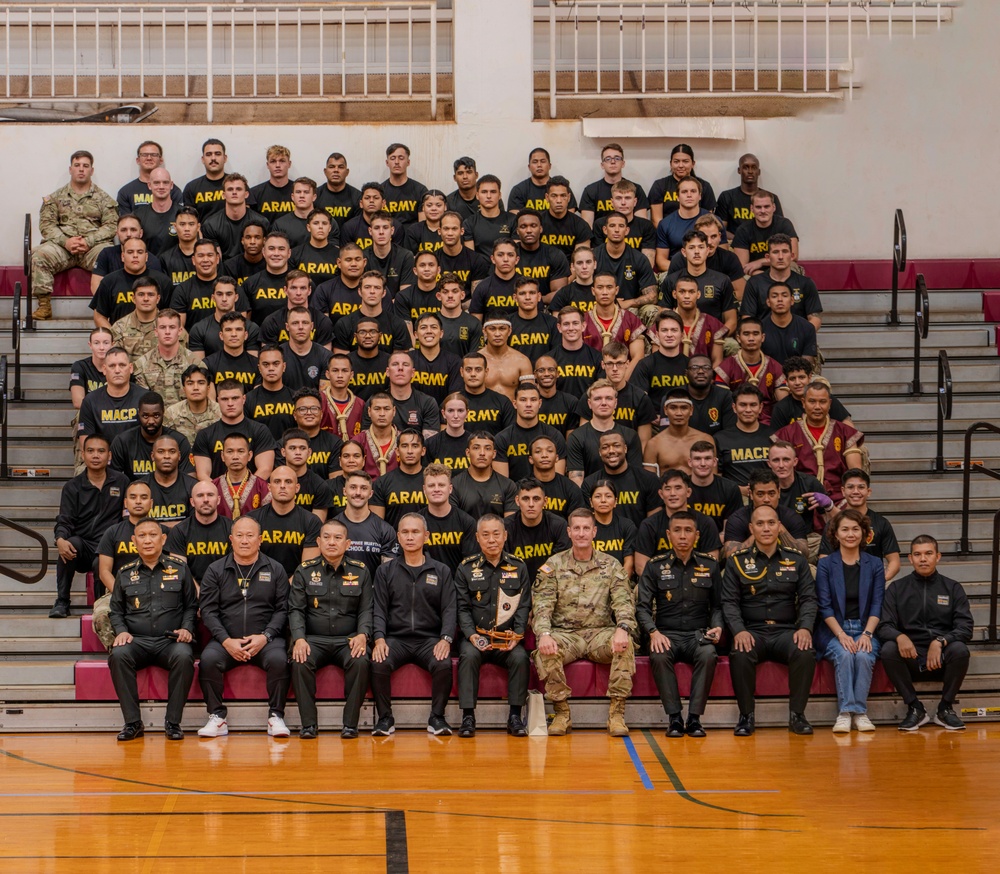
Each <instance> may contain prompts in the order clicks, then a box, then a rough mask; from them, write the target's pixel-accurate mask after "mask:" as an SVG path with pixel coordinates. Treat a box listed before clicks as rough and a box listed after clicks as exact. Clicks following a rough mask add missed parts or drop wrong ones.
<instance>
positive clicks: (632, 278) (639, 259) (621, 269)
mask: <svg viewBox="0 0 1000 874" xmlns="http://www.w3.org/2000/svg"><path fill="white" fill-rule="evenodd" d="M594 260H595V261H596V262H597V271H596V272H597V273H613V274H614V275H615V280H616V281H617V282H618V299H619V300H635V298H637V297H639V296H640V295H641V294H642V290H643V289H644V288H649V287H650V286H655V285H656V274H655V273H653V268H652V267H651V266H650V264H649V259H648V258H647V257H646V256H645V255H643V254H642V252H640V251H639V250H638V249H633V248H632V247H631V246H626V247H625V251H624V252H622V254H621V256H620V257H618V258H613V257H612V256H611V255H609V254H608V247H607V245H604V246H598V247H597V248H596V249H594Z"/></svg>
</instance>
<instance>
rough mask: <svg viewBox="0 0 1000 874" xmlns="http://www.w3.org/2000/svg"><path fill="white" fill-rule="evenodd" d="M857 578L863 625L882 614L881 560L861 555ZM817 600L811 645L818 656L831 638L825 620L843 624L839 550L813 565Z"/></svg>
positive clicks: (844, 604) (844, 603)
mask: <svg viewBox="0 0 1000 874" xmlns="http://www.w3.org/2000/svg"><path fill="white" fill-rule="evenodd" d="M860 576H861V579H860V584H859V586H858V604H859V607H860V610H859V612H860V614H861V621H862V623H864V622H867V620H868V617H869V616H881V615H882V599H883V598H884V597H885V568H884V567H883V565H882V559H880V558H876V557H875V556H873V555H869V554H868V553H867V552H862V553H861V575H860ZM816 599H817V601H818V602H819V614H818V617H817V619H816V633H815V635H814V636H815V638H816V640H815V644H814V646H815V649H816V653H817V655H819V654H821V653H822V652H823V650H825V649H826V645H827V644H828V643H829V642H830V641H831V640H833V639H834V637H833V632H832V631H830V627H829V626H828V625H827V624H826V620H827V619H828V618H829V617H831V616H833V617H834V618H835V619H836V620H837V622H839V623H840V624H841V625H843V624H844V613H846V612H847V592H846V591H845V589H844V560H843V559H842V558H841V557H840V550H839V549H838V550H836V551H835V552H832V553H830V555H827V556H824V557H823V558H821V559H820V560H819V564H818V565H817V566H816Z"/></svg>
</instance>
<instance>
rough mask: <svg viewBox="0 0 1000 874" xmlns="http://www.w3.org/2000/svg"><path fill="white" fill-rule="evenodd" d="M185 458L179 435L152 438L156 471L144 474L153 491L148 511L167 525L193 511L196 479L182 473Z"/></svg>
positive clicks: (145, 481) (172, 525) (169, 526)
mask: <svg viewBox="0 0 1000 874" xmlns="http://www.w3.org/2000/svg"><path fill="white" fill-rule="evenodd" d="M180 439H181V440H184V438H183V437H181V438H180ZM184 442H185V444H186V443H187V441H186V440H185V441H184ZM186 460H187V459H186V457H184V456H182V454H181V447H180V443H178V440H177V437H174V436H172V435H170V434H164V435H163V436H162V437H158V438H157V439H156V440H154V441H153V472H152V473H151V474H149V476H146V477H143V479H142V482H144V483H146V484H147V485H148V486H149V490H150V493H151V500H152V504H151V507H150V509H149V514H148V515H149V516H151V517H152V518H154V519H156V521H157V522H159V523H160V524H161V525H163V526H164V528H168V529H169V528H173V527H174V525H176V524H177V523H178V522H180V521H181V520H183V519H187V517H188V516H190V515H191V501H190V498H191V489H192V487H193V486H194V484H195V482H196V480H195V479H194V478H193V477H190V476H187V475H185V474H182V473H181V471H180V465H181V462H182V461H186Z"/></svg>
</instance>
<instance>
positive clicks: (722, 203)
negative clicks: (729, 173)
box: [702, 185, 784, 234]
mask: <svg viewBox="0 0 1000 874" xmlns="http://www.w3.org/2000/svg"><path fill="white" fill-rule="evenodd" d="M751 200H752V197H751V195H749V194H747V193H745V192H744V191H743V189H742V188H740V186H739V185H737V186H736V187H735V188H729V189H727V190H726V191H723V192H722V193H721V194H720V195H719V201H718V203H716V205H715V214H716V215H717V216H718V217H719V218H720V219H722V221H723V222H724V223H725V225H726V230H727V231H729V233H731V234H735V233H736V230H737V229H738V228H739V226H740V225H742V224H743V223H744V222H752V221H753V210H752V209H751V208H750V206H751ZM702 205H704V204H702ZM774 214H775V215H776V216H780V215H784V213H783V212H782V211H781V201H780V200H778V198H777V196H775V198H774Z"/></svg>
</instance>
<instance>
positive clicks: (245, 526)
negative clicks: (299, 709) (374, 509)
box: [198, 513, 316, 737]
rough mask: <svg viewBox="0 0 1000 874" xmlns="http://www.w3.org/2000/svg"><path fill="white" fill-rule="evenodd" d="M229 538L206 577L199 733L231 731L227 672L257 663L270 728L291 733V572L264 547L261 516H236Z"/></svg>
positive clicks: (283, 734) (282, 733) (203, 584)
mask: <svg viewBox="0 0 1000 874" xmlns="http://www.w3.org/2000/svg"><path fill="white" fill-rule="evenodd" d="M307 515H310V516H312V514H311V513H307ZM312 518H313V519H315V518H316V517H315V516H313V517H312ZM229 540H230V543H231V544H232V552H230V554H229V555H227V556H226V557H225V558H223V559H220V560H219V561H216V562H214V563H213V564H212V565H211V566H210V567H209V568H208V571H207V572H206V573H205V578H204V579H203V580H202V581H201V592H200V595H199V604H200V607H201V619H202V622H204V623H205V627H206V628H207V629H208V631H209V633H210V634H211V635H212V639H211V640H210V641H209V642H208V643H207V644H205V648H204V649H203V650H202V653H201V668H200V676H199V680H200V682H201V691H202V694H203V695H204V697H205V707H206V708H207V710H208V722H206V723H205V725H204V726H203V727H202V728H200V729H199V730H198V734H199V736H201V737H222V736H223V735H227V734H229V724H228V723H227V721H226V714H227V708H226V705H225V704H224V703H223V700H222V687H223V683H224V681H225V675H226V672H227V671H230V670H232V669H233V668H235V667H238V666H239V665H253V666H254V667H257V668H261V669H262V670H263V671H264V672H265V673H266V674H267V706H268V719H267V733H268V734H269V735H271V737H288V734H289V732H288V726H286V725H285V699H286V698H287V697H288V683H289V671H288V656H287V653H286V646H285V641H284V639H283V638H282V637H281V632H282V629H284V627H285V622H286V620H287V619H288V574H287V573H286V571H285V569H284V568H283V567H282V566H281V564H280V563H279V562H277V561H275V560H274V559H273V558H269V557H268V556H267V555H265V554H264V552H263V551H262V550H261V527H260V523H259V522H258V521H257V520H256V519H254V518H252V517H250V516H242V517H240V518H239V519H237V520H236V521H235V522H234V523H233V532H232V534H231V535H230V537H229Z"/></svg>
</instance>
